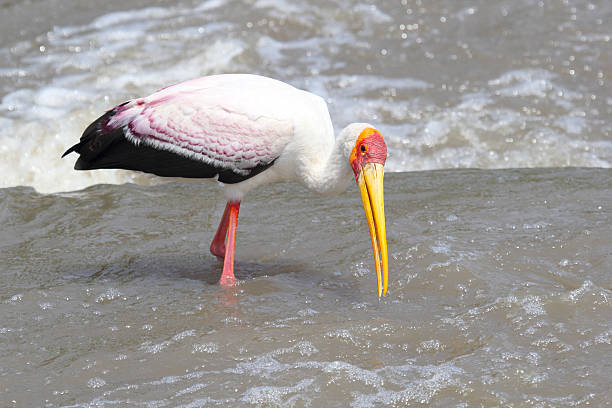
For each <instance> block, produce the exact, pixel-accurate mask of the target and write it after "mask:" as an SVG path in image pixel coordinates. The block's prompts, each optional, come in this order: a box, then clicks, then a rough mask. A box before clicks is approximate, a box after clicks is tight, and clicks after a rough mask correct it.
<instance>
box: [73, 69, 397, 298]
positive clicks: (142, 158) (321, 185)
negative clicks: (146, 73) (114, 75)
mask: <svg viewBox="0 0 612 408" xmlns="http://www.w3.org/2000/svg"><path fill="white" fill-rule="evenodd" d="M70 152H77V153H78V154H79V155H80V156H79V158H78V160H77V161H76V164H75V166H74V168H75V169H76V170H91V169H109V168H115V169H127V170H137V171H142V172H146V173H152V174H155V175H158V176H162V177H186V178H213V179H216V180H217V181H218V182H219V184H221V186H222V188H223V190H224V192H225V193H226V196H227V199H228V201H227V205H226V207H225V212H224V213H223V217H222V219H221V223H220V224H219V228H218V230H217V233H216V234H215V236H214V238H213V240H212V244H211V246H210V251H211V253H212V254H214V255H216V256H217V257H220V258H224V263H223V273H222V275H221V279H220V281H219V283H220V284H222V285H232V284H234V283H235V277H234V249H235V244H236V228H237V225H238V211H239V209H240V202H241V200H242V198H243V197H244V195H245V194H246V193H247V192H248V191H249V190H251V189H253V188H255V187H257V186H259V185H261V184H264V183H270V182H276V181H285V180H292V181H297V182H299V183H301V184H302V185H304V186H305V187H306V188H308V189H309V190H311V191H314V192H317V193H320V194H334V193H340V192H342V191H344V190H345V189H346V187H347V186H348V183H349V181H350V179H351V178H352V176H354V177H355V178H356V181H357V184H358V185H359V188H360V190H361V199H362V200H363V206H364V209H365V213H366V218H367V222H368V226H369V229H370V238H371V240H372V248H373V250H374V260H375V264H376V277H377V282H378V295H379V296H381V295H385V294H386V293H387V286H388V257H387V238H386V232H385V210H384V199H383V165H384V163H385V160H386V158H387V147H386V145H385V142H384V140H383V138H382V136H381V134H380V133H379V132H378V131H377V130H376V129H374V128H373V127H372V126H371V125H369V124H366V123H353V124H350V125H348V126H347V127H346V128H344V129H343V130H342V131H341V132H340V134H339V136H338V137H337V138H336V139H335V141H334V132H333V127H332V122H331V119H330V116H329V112H328V110H327V105H326V103H325V101H324V100H323V99H322V98H321V97H319V96H317V95H314V94H312V93H309V92H306V91H302V90H299V89H296V88H294V87H292V86H291V85H288V84H286V83H283V82H280V81H277V80H274V79H271V78H266V77H262V76H257V75H243V74H229V75H213V76H208V77H203V78H197V79H193V80H189V81H185V82H182V83H179V84H176V85H173V86H169V87H167V88H164V89H161V90H159V91H157V92H155V93H153V94H152V95H150V96H147V97H145V98H139V99H134V100H131V101H128V102H125V103H123V104H121V105H118V106H116V107H114V108H113V109H111V110H109V111H108V112H106V113H105V114H104V115H102V116H101V117H99V118H98V119H97V120H95V121H94V122H93V123H92V124H90V125H89V126H88V127H87V129H85V131H84V133H83V136H81V139H80V141H79V143H77V144H76V145H74V146H72V147H71V148H70V149H68V150H67V151H66V152H65V153H64V155H63V156H62V157H64V156H65V155H67V154H68V153H70Z"/></svg>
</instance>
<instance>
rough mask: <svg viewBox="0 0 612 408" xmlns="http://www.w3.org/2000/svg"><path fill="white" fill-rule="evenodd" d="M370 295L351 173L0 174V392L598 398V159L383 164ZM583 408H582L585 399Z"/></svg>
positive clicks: (315, 399)
mask: <svg viewBox="0 0 612 408" xmlns="http://www.w3.org/2000/svg"><path fill="white" fill-rule="evenodd" d="M386 179H387V180H386V181H387V182H386V213H387V219H388V238H389V250H390V266H389V269H390V285H389V286H390V289H389V295H388V296H387V297H385V298H382V299H380V300H379V299H378V298H377V296H376V278H375V274H374V272H373V264H372V255H371V248H370V243H369V236H368V232H367V225H366V223H365V220H364V218H365V217H364V216H363V210H362V209H361V208H360V198H359V194H358V192H357V188H356V187H353V188H351V189H350V191H348V192H347V193H345V194H344V195H342V196H340V197H337V198H317V197H312V196H311V194H310V193H308V192H307V191H305V190H303V189H301V188H299V187H297V186H294V185H291V184H289V185H277V186H270V187H269V188H267V189H265V190H264V191H262V192H258V193H256V194H253V196H252V197H250V199H249V200H247V201H245V203H244V205H243V206H242V208H241V218H240V224H239V232H238V247H237V263H236V274H237V276H238V277H239V278H240V284H239V285H238V286H236V287H235V288H233V289H226V288H221V287H219V286H217V285H216V284H215V281H216V280H217V279H218V278H219V276H220V269H221V264H220V262H218V261H217V260H216V258H214V257H213V256H212V255H210V253H209V252H208V245H209V243H210V239H212V235H213V233H214V229H215V228H216V224H217V223H218V219H219V217H220V216H221V212H222V210H223V201H222V197H219V194H218V193H217V192H216V189H215V188H214V187H215V186H214V184H208V183H207V184H204V185H199V184H194V183H186V184H182V183H171V184H165V185H159V186H154V187H139V186H136V185H131V184H127V185H122V186H112V185H97V186H94V187H90V188H87V189H86V190H83V191H78V192H74V193H62V194H52V195H41V194H39V193H36V192H35V191H34V190H32V189H31V188H26V187H17V188H9V189H3V190H0V202H1V203H2V207H1V210H0V214H1V217H0V218H1V219H0V222H1V223H2V225H3V226H4V228H3V229H2V231H1V232H0V243H1V246H0V254H1V257H2V259H3V266H2V269H1V271H0V287H2V288H3V289H2V293H1V294H0V311H1V312H0V322H1V323H0V342H1V344H2V346H1V347H0V381H1V388H0V393H1V395H2V397H1V398H2V400H3V401H4V402H5V403H8V404H9V406H49V407H61V406H78V407H88V406H103V407H111V406H134V407H141V406H150V407H163V406H173V407H176V406H181V407H200V406H202V407H204V406H251V405H252V406H283V407H285V406H296V407H300V406H331V407H344V406H353V407H374V406H407V405H416V406H419V405H424V406H439V407H446V406H481V405H482V406H540V407H570V406H584V405H588V404H590V405H591V406H606V404H610V401H611V400H612V394H611V393H610V376H611V375H612V366H611V364H610V359H609V355H610V344H611V343H610V342H611V340H612V330H611V328H610V316H612V281H611V279H610V276H611V274H610V271H611V270H612V253H611V252H610V242H611V241H612V229H610V224H611V221H612V220H611V211H610V202H611V201H610V197H611V196H612V172H611V171H610V170H597V169H549V170H546V169H533V170H486V171H485V170H479V171H477V170H456V171H437V172H417V173H397V174H389V175H388V176H387V177H386ZM587 403H588V404H587Z"/></svg>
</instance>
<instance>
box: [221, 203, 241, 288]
mask: <svg viewBox="0 0 612 408" xmlns="http://www.w3.org/2000/svg"><path fill="white" fill-rule="evenodd" d="M228 204H229V215H228V226H227V241H226V251H225V259H224V261H223V273H222V274H221V279H219V284H220V285H223V286H225V285H233V284H234V283H236V278H235V277H234V250H235V248H236V230H237V229H238V212H239V211H240V201H229V202H228Z"/></svg>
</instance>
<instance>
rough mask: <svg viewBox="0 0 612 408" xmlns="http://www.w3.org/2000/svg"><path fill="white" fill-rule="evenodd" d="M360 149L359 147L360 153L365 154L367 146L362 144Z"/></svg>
mask: <svg viewBox="0 0 612 408" xmlns="http://www.w3.org/2000/svg"><path fill="white" fill-rule="evenodd" d="M360 149H361V154H365V153H366V152H367V151H368V146H366V145H363V144H362V145H361V147H360Z"/></svg>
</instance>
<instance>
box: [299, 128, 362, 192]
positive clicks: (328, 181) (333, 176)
mask: <svg viewBox="0 0 612 408" xmlns="http://www.w3.org/2000/svg"><path fill="white" fill-rule="evenodd" d="M328 152H329V153H328V155H327V157H321V153H320V152H319V155H318V156H319V157H316V158H315V159H314V160H309V161H308V162H304V163H302V169H301V181H302V184H304V186H306V188H308V189H309V190H311V191H314V192H316V193H319V194H324V195H332V194H339V193H341V192H343V191H344V190H346V188H347V187H348V185H349V183H350V182H351V180H352V179H353V170H352V169H351V166H350V164H349V160H348V157H347V155H346V148H345V142H344V140H343V138H340V137H339V138H337V139H336V141H335V143H334V145H333V147H332V149H331V151H330V150H328Z"/></svg>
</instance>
